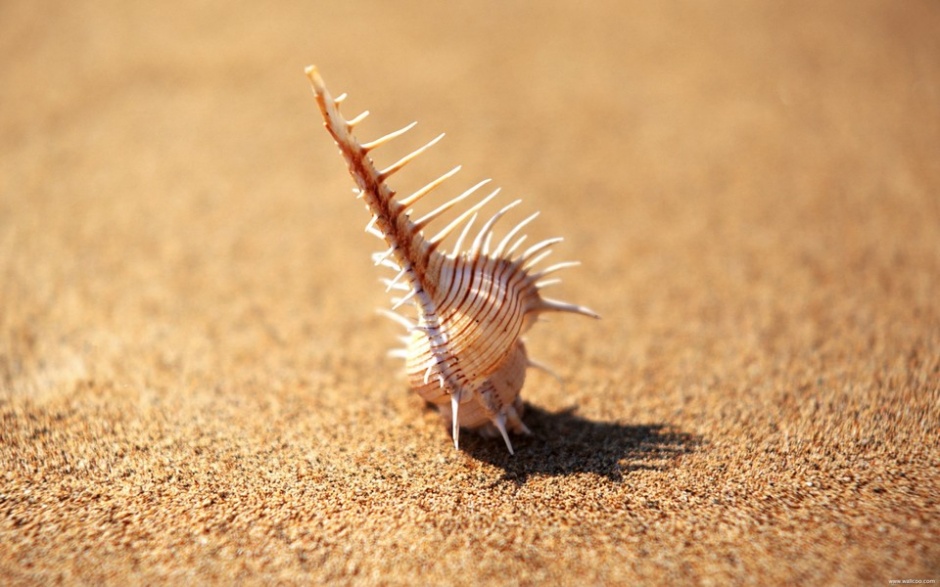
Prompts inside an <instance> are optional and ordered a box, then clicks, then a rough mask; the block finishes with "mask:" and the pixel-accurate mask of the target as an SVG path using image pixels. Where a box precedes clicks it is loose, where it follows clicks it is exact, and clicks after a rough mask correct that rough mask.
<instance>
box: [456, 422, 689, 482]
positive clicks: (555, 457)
mask: <svg viewBox="0 0 940 587" xmlns="http://www.w3.org/2000/svg"><path fill="white" fill-rule="evenodd" d="M576 410H577V407H571V408H567V409H565V410H562V411H560V412H557V413H551V412H547V411H545V410H543V409H541V408H538V407H536V406H532V405H529V404H526V411H525V417H524V420H525V423H526V425H527V426H528V427H529V428H530V429H531V430H532V435H531V436H517V435H513V436H512V437H511V439H512V443H513V449H514V450H515V451H516V454H515V455H510V454H509V452H508V451H507V450H506V446H505V445H504V444H503V443H502V442H501V441H499V439H487V438H480V437H479V436H476V435H473V434H465V435H462V436H461V438H460V448H461V449H462V450H464V451H466V452H467V454H469V455H471V456H473V457H474V458H477V459H479V460H481V461H485V462H487V463H490V464H492V465H496V466H497V467H500V468H502V469H503V471H504V474H503V477H502V478H501V479H500V481H512V482H514V483H518V484H522V483H525V482H526V481H527V480H528V478H529V477H530V476H532V475H551V476H564V475H573V474H576V473H594V474H596V475H601V476H604V477H607V478H608V479H610V480H611V481H621V480H622V479H623V476H624V475H626V474H628V473H630V472H631V471H637V470H663V469H665V468H667V467H668V466H669V465H670V463H671V462H672V461H673V460H675V459H676V458H677V457H679V456H680V455H683V454H687V453H690V452H693V451H695V450H696V448H697V447H699V446H700V445H701V444H702V443H703V441H702V439H701V437H698V436H695V435H692V434H689V433H686V432H681V431H678V430H675V429H674V428H671V427H670V426H668V425H666V424H636V425H627V424H618V423H616V422H595V421H592V420H588V419H585V418H582V417H580V416H578V415H576V414H575V411H576Z"/></svg>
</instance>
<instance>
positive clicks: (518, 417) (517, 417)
mask: <svg viewBox="0 0 940 587" xmlns="http://www.w3.org/2000/svg"><path fill="white" fill-rule="evenodd" d="M428 405H429V406H434V407H435V408H437V411H438V413H439V414H440V415H441V419H443V420H444V422H445V423H446V424H447V427H448V428H449V429H451V430H454V431H455V432H456V433H459V430H456V429H455V428H454V413H453V409H452V408H451V405H450V404H433V403H430V402H428ZM524 412H525V407H524V405H523V403H522V398H521V397H516V399H515V401H513V403H512V405H508V406H505V407H504V408H503V410H502V412H501V413H500V414H499V418H500V420H501V424H502V429H501V428H500V426H499V425H498V424H497V423H495V422H487V423H485V424H482V425H480V426H474V427H469V426H460V429H463V430H468V431H470V432H475V433H477V434H479V435H480V436H482V437H484V438H498V437H500V436H502V438H503V440H504V441H505V442H506V448H508V449H509V453H510V454H515V452H514V451H513V448H512V442H510V440H509V436H508V435H507V432H512V433H513V434H522V435H525V436H528V435H530V434H532V431H531V430H529V427H528V426H526V425H525V423H524V422H523V421H522V415H523V413H524ZM455 444H456V439H455Z"/></svg>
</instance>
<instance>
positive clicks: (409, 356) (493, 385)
mask: <svg viewBox="0 0 940 587" xmlns="http://www.w3.org/2000/svg"><path fill="white" fill-rule="evenodd" d="M306 73H307V77H308V78H309V79H310V82H311V84H312V85H313V91H314V93H315V94H316V100H317V105H318V106H319V108H320V112H321V113H322V115H323V119H324V126H325V127H326V129H327V131H329V133H330V135H331V136H332V137H333V140H334V141H336V144H337V146H338V147H339V151H340V153H341V154H342V155H343V157H344V158H345V159H346V164H347V165H348V167H349V173H350V175H352V178H353V179H354V180H355V182H356V186H357V188H356V189H354V190H353V191H354V192H355V193H356V195H357V198H359V199H362V200H364V202H365V204H366V206H367V207H368V209H369V211H370V212H371V213H372V220H371V221H370V222H369V224H368V225H367V226H366V230H367V231H368V232H370V233H372V234H374V235H375V236H377V237H379V238H381V239H383V240H384V241H385V243H386V244H387V245H388V249H387V250H385V251H384V252H382V253H377V254H376V255H374V260H375V263H376V265H383V266H386V267H388V268H390V269H392V270H394V271H395V272H396V275H395V277H394V278H392V279H387V280H384V281H385V284H386V286H387V291H392V290H394V291H397V292H400V293H401V295H400V296H399V297H398V298H395V299H394V300H393V302H394V305H393V307H392V311H390V312H386V313H387V314H388V315H389V316H390V317H391V318H393V319H394V320H396V321H397V322H399V323H400V324H401V325H403V326H404V327H405V328H406V329H407V330H408V335H407V336H406V337H404V339H403V340H404V342H405V348H403V349H400V350H397V351H393V353H392V354H393V355H395V356H399V357H402V358H404V360H405V370H406V373H407V377H408V382H409V384H410V386H411V388H412V389H413V390H414V391H415V392H417V393H418V395H420V396H421V397H422V398H424V399H425V400H426V401H427V402H430V403H431V404H434V405H435V406H437V408H438V410H439V411H440V413H441V415H442V417H443V418H444V419H445V421H447V422H448V423H449V424H450V426H451V427H452V434H453V439H454V447H455V448H459V439H460V429H461V428H466V429H474V430H478V431H480V432H481V433H483V434H484V435H488V436H495V434H496V433H497V432H498V433H499V434H500V435H501V436H502V437H503V440H504V441H505V442H506V447H507V448H508V449H509V452H510V453H513V449H512V443H511V442H510V440H509V435H508V433H507V430H508V431H512V432H514V433H524V434H528V433H529V430H528V428H526V425H525V424H523V422H522V400H521V398H520V396H519V392H520V391H521V389H522V385H523V383H524V382H525V375H526V369H527V368H528V367H539V368H543V369H544V367H542V366H541V365H539V364H537V363H535V362H534V361H532V360H530V359H529V358H528V356H527V354H526V349H525V345H524V344H523V341H522V338H521V337H522V335H523V334H524V333H525V332H526V331H528V330H529V328H531V327H532V325H533V324H534V323H535V321H536V320H537V318H538V316H539V315H540V314H542V313H545V312H572V313H576V314H583V315H585V316H590V317H592V318H597V317H598V316H597V314H595V313H594V312H592V311H591V310H589V309H587V308H584V307H582V306H577V305H574V304H567V303H564V302H559V301H556V300H552V299H549V298H546V297H543V296H542V294H541V290H542V288H544V287H546V286H548V285H551V284H552V283H557V281H558V280H557V279H546V277H548V276H549V275H550V274H552V273H554V272H556V271H558V270H559V269H563V268H565V267H569V266H572V265H577V263H574V262H566V263H557V264H554V265H551V266H548V267H545V268H543V269H536V266H537V265H538V264H539V263H540V262H541V261H542V260H544V259H545V257H546V256H547V255H548V254H549V253H550V252H551V247H552V246H553V245H555V244H557V243H558V242H560V241H561V240H562V239H560V238H553V239H548V240H545V241H542V242H540V243H537V244H535V245H533V246H531V247H528V248H527V249H525V250H523V251H522V252H521V253H519V252H517V251H519V250H520V248H521V246H522V243H523V242H524V241H525V239H526V237H525V235H522V234H521V231H522V229H523V228H524V227H525V226H526V225H527V224H528V223H529V222H531V221H532V220H533V219H534V218H535V217H536V216H537V215H538V213H537V212H536V213H535V214H532V215H531V216H529V217H527V218H526V219H524V220H523V221H522V222H520V223H519V224H517V225H516V226H515V228H513V229H512V230H510V231H509V232H508V233H507V234H506V235H505V236H503V238H502V239H500V241H499V242H498V243H497V244H496V246H495V247H494V246H493V236H494V233H493V228H494V225H495V224H496V222H497V221H498V220H499V219H500V218H501V217H502V216H503V215H504V214H506V213H507V212H508V211H509V210H510V209H512V208H513V207H515V206H516V205H517V204H519V202H520V200H516V201H514V202H512V203H510V204H509V205H506V206H504V207H503V208H502V209H500V210H499V211H498V212H496V214H494V215H493V216H492V217H490V219H489V220H488V221H486V222H485V223H484V224H483V226H482V228H480V230H479V231H478V232H477V233H476V234H475V236H474V237H473V239H472V241H471V242H470V245H469V248H466V249H464V248H462V246H463V243H464V242H465V241H466V240H467V239H468V237H469V235H470V229H471V227H472V226H473V224H474V222H475V221H476V219H477V217H478V215H479V212H480V210H481V209H482V208H483V207H484V206H485V205H486V204H488V203H489V202H490V201H492V200H493V199H494V198H495V197H496V195H497V194H498V193H499V190H498V189H497V190H495V191H493V192H492V193H490V194H489V195H487V196H486V197H484V198H482V199H480V200H478V201H477V202H476V203H474V204H473V205H472V206H470V207H469V208H467V209H466V210H465V211H464V212H463V213H461V214H460V215H459V216H458V217H457V218H456V219H455V220H453V221H452V222H450V223H449V224H448V225H447V226H446V227H444V228H443V229H442V230H440V231H439V232H437V233H436V234H434V235H433V236H431V237H430V238H429V237H426V236H425V229H426V228H427V227H428V225H429V224H430V223H431V221H433V220H434V219H436V218H438V217H439V216H441V215H442V214H444V213H445V212H446V211H448V210H450V209H451V208H452V207H454V206H455V205H457V204H459V203H461V202H464V201H465V200H467V199H468V198H469V197H470V196H472V195H473V194H474V193H476V192H477V190H479V189H480V188H481V187H483V186H484V185H485V184H486V183H487V182H488V181H489V180H485V181H481V182H479V183H477V184H476V185H474V186H473V187H471V188H470V189H468V190H467V191H465V192H463V193H462V194H460V195H459V196H457V197H455V198H453V199H451V200H449V201H447V202H445V203H444V204H442V205H441V206H439V207H438V208H436V209H435V210H433V211H432V212H430V213H428V214H426V215H423V216H421V217H419V218H416V219H415V218H412V215H413V213H414V211H413V210H412V209H411V207H412V206H413V205H414V204H415V203H416V202H417V201H418V200H420V199H421V198H423V197H425V196H427V195H428V194H429V193H431V192H432V191H434V190H435V189H436V188H438V187H439V186H440V185H441V184H442V183H443V182H444V181H445V180H447V179H448V178H450V177H451V176H453V175H454V174H455V173H457V171H459V169H460V167H459V166H457V167H455V168H454V169H452V170H450V171H448V172H447V173H445V174H443V175H441V176H440V177H438V178H437V179H435V180H434V181H432V182H430V183H428V184H427V185H425V186H424V187H423V188H421V189H419V190H418V191H417V192H415V193H414V194H412V195H410V196H408V197H405V198H399V197H396V195H395V192H394V191H393V190H392V189H391V188H389V187H388V184H387V183H386V180H387V179H388V178H389V177H390V176H391V175H392V174H394V173H395V172H397V171H399V170H400V169H401V168H402V167H404V166H405V165H406V164H407V163H408V162H410V161H412V160H413V159H414V158H415V157H417V156H418V155H420V154H421V153H423V152H424V151H426V150H427V149H428V148H430V147H431V146H432V145H434V144H435V143H437V142H438V141H439V140H440V139H441V138H442V137H443V136H444V135H443V134H442V135H439V136H438V137H436V138H435V139H433V140H432V141H430V142H429V143H427V144H426V145H424V146H423V147H421V148H419V149H418V150H416V151H414V152H413V153H411V154H409V155H407V156H405V157H403V158H402V159H400V160H399V161H398V162H396V163H394V164H392V165H390V166H389V167H387V168H385V169H382V170H381V171H379V170H377V169H376V167H375V165H374V164H373V162H372V160H371V159H370V157H369V153H370V152H371V151H372V150H373V149H376V148H378V147H380V146H382V145H384V144H386V143H388V142H389V141H391V140H392V139H394V138H396V137H399V136H401V135H402V134H404V133H406V132H407V131H409V130H410V129H411V128H412V127H414V125H415V124H416V123H412V124H409V125H408V126H406V127H404V128H402V129H400V130H398V131H395V132H392V133H390V134H388V135H386V136H384V137H381V138H379V139H377V140H374V141H371V142H368V143H360V142H359V141H357V140H356V139H355V138H354V137H353V135H352V134H351V131H352V130H353V128H354V127H355V126H356V124H358V123H359V122H361V121H362V120H363V119H364V118H365V117H366V116H367V115H368V114H369V113H368V111H366V112H363V113H362V114H360V115H359V116H356V117H355V118H351V119H346V118H344V117H343V116H342V115H341V114H340V112H339V107H340V103H341V102H342V101H343V99H344V98H345V97H346V95H345V94H343V95H341V96H338V97H336V98H333V97H332V96H331V95H330V93H329V91H327V89H326V86H325V85H324V83H323V79H322V78H321V77H320V75H319V73H318V71H317V69H316V67H313V66H310V67H308V68H307V69H306ZM461 226H462V229H461V231H460V233H459V237H458V238H457V243H456V246H454V248H453V250H452V252H450V253H447V252H446V251H443V250H441V245H442V243H443V241H444V239H445V238H446V237H447V236H448V235H450V234H451V233H454V231H456V230H457V229H458V228H460V227H461ZM409 302H410V303H412V304H413V306H414V308H415V309H416V315H415V316H414V317H413V318H408V317H405V316H403V315H401V314H398V313H396V312H395V310H398V309H399V308H401V307H402V306H404V305H406V304H409Z"/></svg>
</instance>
